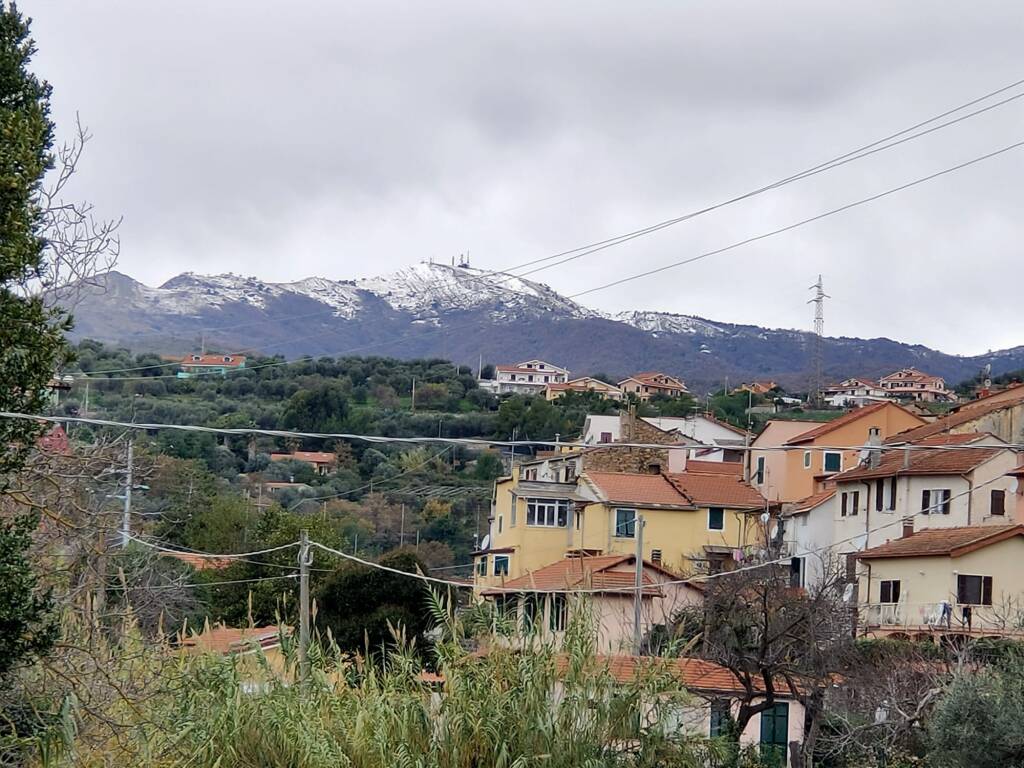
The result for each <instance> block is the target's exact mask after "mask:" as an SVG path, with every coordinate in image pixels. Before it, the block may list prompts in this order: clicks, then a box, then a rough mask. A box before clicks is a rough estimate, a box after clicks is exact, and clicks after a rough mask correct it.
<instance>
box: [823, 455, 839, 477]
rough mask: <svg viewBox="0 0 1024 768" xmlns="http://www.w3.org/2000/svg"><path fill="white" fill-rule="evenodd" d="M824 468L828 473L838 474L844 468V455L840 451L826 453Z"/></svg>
mask: <svg viewBox="0 0 1024 768" xmlns="http://www.w3.org/2000/svg"><path fill="white" fill-rule="evenodd" d="M824 466H825V471H826V472H838V471H839V470H841V469H842V468H843V454H841V453H839V452H838V451H825V459H824Z"/></svg>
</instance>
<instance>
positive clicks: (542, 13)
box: [23, 0, 1024, 352]
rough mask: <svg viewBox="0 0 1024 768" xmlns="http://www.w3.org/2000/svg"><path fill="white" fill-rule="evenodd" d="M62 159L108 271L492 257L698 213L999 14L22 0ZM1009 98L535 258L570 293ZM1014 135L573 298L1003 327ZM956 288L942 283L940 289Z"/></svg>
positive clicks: (981, 125)
mask: <svg viewBox="0 0 1024 768" xmlns="http://www.w3.org/2000/svg"><path fill="white" fill-rule="evenodd" d="M23 6H24V8H25V10H26V11H27V12H28V13H30V14H31V15H33V16H34V17H35V19H36V26H35V36H36V38H37V40H38V43H39V47H40V54H39V57H38V68H39V70H40V71H41V72H42V74H44V75H45V76H46V77H47V78H48V79H50V80H51V82H52V83H53V85H54V88H55V100H56V104H55V106H56V116H57V118H58V119H59V120H60V121H61V122H62V123H65V124H66V123H67V122H68V121H69V120H70V119H71V117H72V116H73V114H74V112H75V111H76V110H77V111H80V112H81V114H82V116H83V118H84V120H85V121H86V122H87V123H88V124H89V125H90V126H91V128H92V130H93V132H94V134H95V137H96V138H95V140H94V142H93V145H92V146H91V147H90V149H89V154H88V157H87V163H86V167H85V168H84V169H83V173H82V175H81V178H80V179H79V180H78V191H79V193H80V194H82V195H85V196H88V197H90V198H91V199H93V200H94V201H95V202H96V203H97V205H98V207H99V208H100V209H101V210H102V211H106V212H109V213H110V214H112V215H113V214H120V213H124V215H125V225H124V230H123V235H124V249H123V257H122V265H121V267H122V269H123V270H124V271H126V272H128V273H129V274H132V275H133V276H136V277H138V278H140V279H143V280H145V281H147V282H150V283H156V282H160V281H162V280H164V279H167V278H168V277H171V276H172V275H174V274H176V273H178V272H180V271H183V270H186V269H192V270H197V271H202V272H221V271H229V270H230V271H236V272H243V273H245V274H257V275H259V276H261V277H265V278H267V279H293V278H300V277H304V276H307V275H310V274H323V275H325V276H329V277H357V276H364V275H369V274H376V273H380V272H383V271H386V270H389V269H393V268H397V267H399V266H401V265H403V264H408V263H411V262H415V261H417V260H420V259H424V258H427V257H430V256H435V257H441V258H446V257H450V256H451V255H453V254H456V253H459V252H462V251H465V250H467V249H469V250H470V251H471V252H472V254H473V257H474V262H475V263H476V264H477V265H478V266H487V267H495V268H499V267H506V266H509V265H512V264H516V263H520V262H523V261H527V260H529V259H533V258H537V257H539V256H543V255H545V254H548V253H553V252H556V251H559V250H562V249H564V248H571V247H574V246H576V245H579V244H581V243H584V242H588V241H591V240H598V239H601V238H603V237H606V236H609V235H613V234H616V233H617V232H620V231H628V230H631V229H634V228H636V227H639V226H644V225H646V224H649V223H652V222H654V221H657V220H660V219H663V218H668V217H671V216H674V215H677V214H679V213H681V212H685V211H687V210H692V209H694V208H698V207H701V206H703V205H705V204H707V203H709V202H713V201H715V200H719V199H722V198H724V197H728V196H731V195H733V194H736V193H737V192H742V191H745V190H747V189H750V188H753V187H756V186H759V185H761V184H763V183H765V182H769V181H772V180H774V179H776V178H779V177H782V176H786V175H788V174H790V173H792V172H794V171H796V170H799V169H801V168H804V167H807V166H809V165H813V164H815V163H817V162H820V161H821V160H824V159H826V158H828V157H830V156H833V155H835V154H839V153H841V152H843V151H846V150H847V149H850V148H852V147H855V146H857V145H859V144H862V143H866V142H867V141H870V140H872V139H874V138H878V137H879V136H882V135H885V134H886V133H888V132H890V131H893V130H898V129H900V128H902V127H904V126H906V125H908V124H910V123H912V122H914V121H915V120H917V119H920V118H921V117H924V116H928V115H931V114H935V113H937V112H939V111H941V110H943V109H944V108H946V107H948V106H951V105H953V104H956V103H959V102H961V101H965V100H967V99H968V98H971V97H972V96H974V95H977V94H980V93H982V92H984V91H987V90H991V89H993V88H995V87H998V86H1000V85H1004V84H1007V83H1009V82H1011V81H1013V80H1016V79H1019V78H1020V77H1024V74H1022V73H1021V70H1020V69H1019V40H1020V39H1021V33H1022V32H1024V15H1022V14H1020V12H1019V8H1018V7H1017V4H1016V3H1013V2H1009V1H1007V2H1000V3H996V2H981V3H974V4H971V6H970V8H969V9H967V8H966V7H965V6H956V5H952V4H951V5H941V6H939V5H937V4H931V3H927V4H926V3H920V2H917V3H915V2H911V3H896V4H894V3H888V2H881V1H880V0H879V1H877V2H866V3H858V4H823V3H817V2H811V0H802V1H801V2H796V0H786V1H784V2H776V3H749V2H746V3H745V2H739V1H738V0H727V1H726V2H715V3H700V4H698V3H656V2H640V3H630V4H621V3H605V2H596V3H595V2H581V1H576V2H566V3H558V4H542V3H530V4H527V3H505V4H495V3H487V4H484V3H479V2H468V1H467V2H453V1H452V0H439V2H436V3H430V4H424V3H413V2H398V1H397V0H393V1H391V2H372V3H371V2H349V3H340V4H339V3H330V2H327V1H326V0H324V1H323V2H291V3H287V4H282V3H269V2H262V1H261V2H244V3H243V2H234V1H232V2H226V1H224V0H220V1H219V2H215V3H210V2H198V0H180V1H179V2H175V3H169V2H160V3H157V2H145V3H140V2H128V1H127V0H122V1H121V2H114V1H113V0H88V1H84V2H79V3H73V4H72V3H66V2H59V1H58V0H36V2H31V1H28V2H25V3H23ZM1022 113H1024V103H1018V104H1014V105H1008V106H1007V107H1005V108H1003V109H1001V110H997V111H995V112H993V113H991V114H990V115H987V116H984V117H979V118H977V119H976V120H973V121H970V122H969V123H966V124H964V125H963V126H959V127H955V128H950V129H948V130H947V131H943V132H942V133H940V134H937V135H935V136H933V137H929V138H927V139H922V140H921V141H919V142H916V143H915V144H913V145H907V146H906V147H902V148H899V149H896V150H892V151H890V152H887V153H885V154H883V155H879V156H878V157H877V158H873V159H871V160H866V161H862V162H860V163H857V164H854V165H851V166H848V167H845V168H843V169H839V170H836V171H834V172H831V173H829V174H825V175H822V176H818V177H815V178H814V179H809V180H807V181H804V182H801V183H799V184H794V185H791V186H789V187H786V188H784V189H781V190H777V191H775V192H773V193H771V194H769V195H765V196H762V197H760V198H758V199H756V200H753V201H748V202H747V203H744V204H742V205H740V206H735V207H733V208H730V209H728V210H725V211H720V212H717V213H715V214H713V215H709V216H706V217H701V218H700V219H697V220H694V221H692V222H688V223H687V224H684V225H681V226H679V227H675V228H672V229H669V230H667V231H665V232H661V233H658V234H657V235H654V236H651V237H650V238H645V239H641V240H638V241H635V242H633V243H630V244H627V245H624V246H621V247H619V248H615V249H611V250H608V251H605V252H602V253H600V254H595V255H594V256H591V257H588V258H586V259H582V260H579V261H576V262H572V263H571V264H569V265H566V266H564V267H560V268H556V269H551V270H548V271H544V272H541V273H539V274H537V275H536V278H537V279H541V280H543V281H545V282H548V283H549V284H550V285H552V286H553V287H555V288H556V289H558V290H560V291H562V292H563V293H567V294H571V293H574V292H576V291H579V290H582V289H585V288H587V287H590V286H593V285H598V284H601V283H604V282H608V281H609V280H612V279H615V278H616V277H619V276H621V275H623V274H626V273H628V272H632V271H639V270H641V269H644V268H649V267H652V266H657V265H659V264H662V263H666V262H668V261H673V260H676V259H679V258H683V257H685V256H687V255H692V254H695V253H699V252H701V251H702V250H706V249H710V248H716V247H720V246H722V245H725V244H728V243H730V242H732V241H735V240H738V239H741V238H743V237H746V236H749V235H752V234H756V233H758V232H760V231H764V230H768V229H773V228H775V227H778V226H780V225H784V224H787V223H789V222H791V221H794V220H798V219H801V218H804V217H806V216H808V215H813V214H814V213H817V212H820V211H822V210H826V209H828V208H830V207H834V206H836V205H840V204H843V203H845V202H848V201H849V200H852V199H856V198H858V197H861V196H865V195H868V194H871V193H873V192H877V191H879V190H881V189H884V188H885V187H887V186H891V185H894V184H898V183H901V182H903V181H906V180H909V179H911V178H914V177H915V176H920V175H924V174H926V173H929V172H932V171H934V170H937V169H938V168H941V167H943V166H945V165H950V164H953V163H955V162H959V161H962V160H964V159H967V158H969V157H971V156H973V155H976V154H981V153H983V152H985V151H988V150H990V149H993V148H995V147H997V146H1001V145H1004V144H1008V143H1010V142H1011V141H1014V140H1019V139H1020V138H1024V136H1018V135H1015V131H1017V132H1019V125H1020V117H1021V115H1022ZM1022 166H1024V153H1020V154H1015V155H1006V156H1003V157H1002V158H1000V159H998V160H995V161H992V162H991V163H988V164H986V165H985V166H983V167H978V168H974V169H971V170H969V171H965V172H963V173H962V174H960V175H957V176H956V177H950V178H947V179H943V180H939V181H936V182H934V183H933V184H931V185H929V186H927V187H921V188H918V189H915V190H913V191H909V192H907V193H904V194H902V195H899V196H895V197H893V198H889V199H887V200H885V201H881V202H879V203H877V204H874V205H872V206H871V207H869V208H864V209H860V210H858V211H854V212H851V213H849V214H846V215H843V216H842V217H837V218H835V219H832V220H829V221H827V222H820V223H817V224H814V225H810V226H808V227H806V228H803V229H800V230H797V231H795V232H792V233H789V234H787V235H783V236H781V237H779V238H776V239H773V240H769V241H764V242H762V243H758V244H756V245H754V246H750V247H749V248H745V249H742V250H737V251H735V252H733V253H730V254H728V255H724V256H722V257H719V258H716V259H709V260H708V261H706V262H702V263H699V264H694V265H692V266H691V267H687V268H683V269H680V270H676V271H673V272H669V273H666V274H665V275H663V276H660V277H658V278H653V279H650V280H643V281H636V282H634V283H630V284H627V285H624V286H621V287H619V288H616V289H613V290H609V291H607V292H604V293H599V294H595V295H592V296H588V297H587V298H586V302H587V303H588V304H591V305H594V306H599V307H601V308H605V309H609V310H618V309H627V308H650V309H661V310H669V311H678V312H686V313H693V314H700V315H704V316H707V317H711V318H715V319H721V320H728V321H738V322H751V323H753V322H756V323H759V324H763V325H773V326H788V327H807V325H809V322H810V313H809V309H808V308H807V307H806V306H805V304H804V302H805V301H806V299H807V297H808V294H807V291H806V287H807V286H808V285H810V284H811V283H812V282H813V281H814V279H815V278H816V276H817V274H818V273H819V272H822V273H823V274H824V275H825V280H826V284H827V286H828V288H829V292H830V293H832V294H833V295H834V296H835V297H836V298H835V301H834V302H833V303H832V305H831V306H830V307H829V310H828V316H827V329H828V331H829V332H830V333H833V334H836V335H839V334H843V335H859V336H874V335H885V336H890V337H894V338H899V339H901V340H906V341H912V342H913V341H919V342H922V343H927V344H929V345H932V346H937V347H940V348H942V349H944V350H947V351H954V352H979V351H983V350H984V349H985V348H988V347H998V346H1006V345H1010V344H1019V343H1024V329H1022V327H1021V324H1020V323H1019V322H1018V321H1017V312H1016V308H1015V307H1014V306H1012V303H1010V302H1006V301H999V300H998V297H999V295H1001V292H1000V291H999V290H998V288H997V287H996V285H994V283H993V280H992V275H993V274H994V273H995V274H998V273H999V272H1008V271H1009V270H1012V268H1013V267H1014V266H1015V265H1016V264H1017V263H1019V247H1018V245H1017V243H1019V242H1020V240H1021V231H1020V229H1021V225H1020V223H1019V216H1018V214H1017V208H1018V207H1019V206H1018V205H1017V199H1018V197H1019V179H1020V172H1021V170H1022ZM951 294H952V295H951Z"/></svg>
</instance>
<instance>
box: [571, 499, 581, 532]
mask: <svg viewBox="0 0 1024 768" xmlns="http://www.w3.org/2000/svg"><path fill="white" fill-rule="evenodd" d="M572 522H573V525H575V526H576V530H577V531H580V530H583V505H582V504H574V505H573V508H572Z"/></svg>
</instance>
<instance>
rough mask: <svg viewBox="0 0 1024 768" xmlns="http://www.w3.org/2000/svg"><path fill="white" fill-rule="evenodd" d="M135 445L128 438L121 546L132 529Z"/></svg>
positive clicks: (126, 544) (126, 541) (125, 542)
mask: <svg viewBox="0 0 1024 768" xmlns="http://www.w3.org/2000/svg"><path fill="white" fill-rule="evenodd" d="M134 450H135V447H134V446H133V445H132V440H131V438H128V450H127V457H128V468H127V469H126V470H125V475H124V512H123V513H122V514H121V546H122V547H127V546H128V541H129V538H130V537H131V530H132V485H134V483H135V479H134V476H133V475H134V472H133V467H132V464H133V463H134V458H135V453H134Z"/></svg>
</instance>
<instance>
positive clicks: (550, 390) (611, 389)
mask: <svg viewBox="0 0 1024 768" xmlns="http://www.w3.org/2000/svg"><path fill="white" fill-rule="evenodd" d="M568 392H580V393H583V392H596V393H597V394H599V395H601V397H605V398H608V399H609V400H621V399H622V390H621V389H619V388H618V387H617V386H615V385H614V384H609V383H608V382H607V381H601V379H595V378H594V377H593V376H581V377H580V378H578V379H570V380H569V381H566V382H564V383H551V384H548V385H547V387H546V388H545V389H544V396H545V397H546V398H547V399H548V400H557V399H558V398H560V397H562V396H564V395H565V394H566V393H568Z"/></svg>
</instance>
